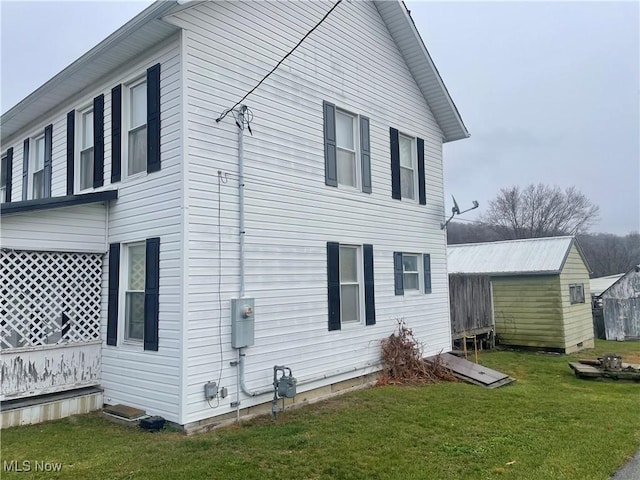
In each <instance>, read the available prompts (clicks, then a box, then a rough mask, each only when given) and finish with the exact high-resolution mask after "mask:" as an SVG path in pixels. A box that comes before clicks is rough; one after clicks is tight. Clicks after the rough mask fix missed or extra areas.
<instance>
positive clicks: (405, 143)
mask: <svg viewBox="0 0 640 480" xmlns="http://www.w3.org/2000/svg"><path fill="white" fill-rule="evenodd" d="M389 146H390V150H391V198H395V199H396V200H402V199H405V198H406V199H409V200H412V201H414V202H415V201H416V200H417V202H418V203H419V204H420V205H426V204H427V184H426V176H425V159H424V140H423V139H422V138H419V137H411V136H408V135H403V134H401V133H399V132H398V130H397V129H396V128H393V127H390V128H389Z"/></svg>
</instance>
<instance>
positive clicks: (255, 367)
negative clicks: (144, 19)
mask: <svg viewBox="0 0 640 480" xmlns="http://www.w3.org/2000/svg"><path fill="white" fill-rule="evenodd" d="M343 5H344V7H345V8H342V6H343ZM330 7H331V5H330V4H329V3H325V2H305V3H299V2H298V3H296V2H287V3H285V4H282V3H279V2H242V1H237V2H221V3H212V2H203V3H201V4H197V5H195V6H194V7H193V8H189V9H185V10H183V11H182V12H179V13H177V14H175V15H173V16H171V17H169V18H168V19H167V21H169V22H172V23H175V24H177V25H179V26H182V27H184V28H185V29H186V30H185V39H186V50H187V55H186V58H185V75H186V85H187V90H186V92H185V95H186V108H187V111H186V115H187V122H188V123H187V132H186V135H187V138H188V139H189V143H188V145H187V149H188V151H187V154H186V156H185V162H187V163H186V165H187V168H188V174H187V175H188V182H189V183H188V186H189V188H188V198H187V199H186V201H187V204H188V211H189V217H188V218H189V223H188V227H186V231H187V236H188V252H189V261H188V263H189V269H188V272H189V275H188V284H187V289H186V292H187V293H186V302H187V305H188V308H187V312H185V316H186V317H187V320H186V321H185V322H186V323H185V324H186V325H187V328H188V331H187V335H188V338H187V343H188V348H187V349H186V350H185V355H186V361H187V369H188V370H187V373H188V378H187V384H186V387H185V388H186V404H185V407H184V408H185V420H186V421H188V422H193V421H197V420H200V419H203V418H207V417H211V416H213V415H220V414H224V413H230V412H232V411H233V410H232V409H231V408H230V406H229V403H230V402H229V401H228V400H229V398H231V399H233V398H235V395H236V380H235V378H236V377H235V375H236V369H235V368H234V367H231V366H230V365H229V361H230V360H233V359H234V358H235V357H236V355H237V352H236V351H235V350H233V349H232V348H231V346H230V342H229V335H230V322H229V318H230V311H229V299H231V298H235V297H237V296H238V294H239V277H238V254H237V252H238V244H239V238H238V226H239V225H238V196H237V191H238V183H237V174H238V165H237V158H238V157H237V155H238V131H237V130H238V129H237V127H236V126H235V124H234V121H233V118H232V117H230V116H228V117H227V118H225V119H224V120H223V121H221V122H219V123H216V122H215V119H216V118H217V116H218V115H219V114H220V113H221V112H222V111H223V110H225V109H226V108H229V107H230V106H232V105H233V104H234V103H235V102H236V101H237V100H238V99H239V98H241V97H242V96H243V95H244V94H245V93H246V92H247V91H249V90H250V89H251V88H253V86H255V83H256V82H257V81H258V80H259V79H260V78H262V76H263V75H264V74H265V72H268V71H269V70H270V69H271V68H273V65H275V64H276V63H277V62H278V61H279V60H280V59H281V58H282V56H283V55H285V54H286V53H287V52H288V51H289V50H290V49H291V46H292V45H295V44H296V42H298V41H299V40H300V38H302V36H303V35H304V34H305V33H307V32H308V31H309V29H310V28H312V27H313V25H315V24H316V23H317V22H318V20H319V19H320V18H322V16H323V15H324V14H325V13H326V11H327V10H328V9H329V8H330ZM334 13H336V15H333V14H332V16H331V17H330V20H331V21H327V22H325V23H323V25H322V28H321V29H318V30H316V31H315V32H314V35H312V36H310V37H309V38H307V39H306V40H305V43H304V48H301V49H299V50H298V51H297V53H299V55H298V54H296V55H292V56H291V57H289V58H288V59H287V64H286V68H281V69H279V70H277V72H276V73H277V75H275V76H273V77H272V78H270V80H269V81H268V82H265V83H264V84H263V85H262V86H261V87H260V88H258V89H257V90H256V91H255V92H254V93H253V94H252V95H251V96H250V97H249V98H248V99H247V101H246V102H245V103H246V104H247V105H248V106H249V108H251V110H252V111H253V113H254V119H253V124H252V129H253V136H252V135H249V134H248V132H245V137H244V148H245V150H244V152H245V185H246V187H245V231H246V234H245V251H246V256H245V273H246V277H245V285H246V295H247V296H249V297H253V298H255V300H256V317H255V338H256V341H255V345H253V346H251V347H248V348H247V349H245V350H244V352H245V353H246V355H247V356H246V369H245V383H246V385H247V387H248V388H249V389H252V390H253V389H260V388H265V387H268V386H269V385H270V383H271V381H272V378H271V377H272V375H273V371H272V368H273V365H278V364H282V365H288V366H291V368H292V369H293V371H294V375H296V376H297V377H298V378H313V377H318V376H322V375H325V374H326V373H327V372H332V373H335V372H338V373H337V374H336V375H335V376H333V377H331V378H327V380H325V381H323V382H319V383H316V384H312V385H309V384H306V383H302V384H300V385H299V387H298V391H299V392H304V391H306V390H308V389H309V388H312V387H313V386H320V385H321V384H326V383H328V382H337V381H340V380H346V379H348V378H352V377H355V376H358V375H362V374H363V372H366V371H371V370H373V369H375V368H376V365H377V364H378V362H379V348H378V345H379V341H380V340H381V339H382V338H384V337H386V336H388V335H389V334H391V333H392V331H393V329H394V328H395V326H396V319H397V318H400V317H402V318H404V319H405V320H406V321H407V323H408V325H410V326H411V327H412V328H413V330H414V333H415V334H416V336H417V337H418V338H419V339H421V340H422V341H423V342H424V344H425V345H426V348H425V355H429V354H435V353H437V352H438V351H440V350H441V349H445V350H446V349H448V348H450V326H449V320H448V308H449V307H448V305H449V303H448V302H449V300H448V286H447V274H446V265H445V237H444V232H443V231H442V230H440V222H441V221H442V218H443V216H444V201H443V184H442V143H441V139H442V133H441V131H440V129H439V128H438V126H437V124H436V123H435V121H434V119H433V115H432V114H431V112H430V110H429V108H428V106H427V104H426V102H425V100H424V98H423V96H422V93H421V92H420V90H419V89H418V87H417V85H416V84H415V82H414V80H413V77H412V75H411V73H410V72H409V70H408V68H407V67H406V65H405V63H404V60H403V58H402V56H401V55H400V53H399V52H398V49H397V47H396V45H395V43H394V42H393V39H392V38H391V35H390V34H389V32H388V30H387V28H386V26H385V25H384V23H383V21H382V19H381V18H380V17H379V14H378V12H377V9H376V7H375V5H374V4H372V3H369V2H351V3H344V4H342V5H341V7H340V8H339V9H337V10H336V11H335V12H334ZM248 25H251V27H250V28H246V27H247V26H248ZM273 25H279V28H278V35H275V36H274V35H273ZM371 46H375V48H371ZM380 65H385V68H380ZM240 71H242V72H243V74H242V75H239V74H238V72H240ZM212 78H215V81H212V80H211V79H212ZM272 80H274V81H272ZM328 99H330V100H333V101H334V103H335V104H336V105H338V108H339V109H344V111H345V112H357V114H358V115H363V116H366V117H368V118H369V119H370V143H371V176H372V184H373V192H372V193H371V194H370V195H366V198H363V195H362V192H361V191H359V190H358V189H353V188H337V189H327V188H326V186H325V184H324V181H323V179H324V174H325V168H324V151H323V135H322V132H323V125H324V124H323V112H322V108H320V106H321V105H322V102H323V101H324V100H328ZM338 111H339V110H338ZM389 125H401V126H404V128H405V133H406V134H407V135H411V136H413V137H420V138H424V139H425V163H426V165H425V166H426V169H425V171H426V175H427V176H428V178H429V179H430V182H428V184H427V196H428V197H429V198H431V199H433V200H432V201H430V202H429V204H428V205H426V206H424V205H423V206H420V205H418V204H417V202H397V201H393V199H392V198H391V171H390V168H389V151H390V145H389ZM357 163H358V165H360V162H359V160H358V162H357ZM358 168H360V167H358ZM219 170H220V171H221V173H222V177H221V178H220V177H219V176H218V171H219ZM218 185H220V201H218ZM340 186H341V185H340ZM218 215H219V217H218ZM218 218H220V226H218ZM338 232H339V233H338ZM399 232H401V234H399ZM218 239H220V240H221V242H220V243H218ZM327 241H339V242H340V243H341V244H344V245H363V244H372V245H373V246H374V273H375V305H376V324H375V325H372V326H368V327H367V328H343V329H342V330H341V331H328V329H327V325H328V313H327V308H328V307H327V264H326V262H327V260H326V242H327ZM218 248H220V251H218ZM397 251H407V252H411V251H420V252H430V253H431V269H432V272H433V274H432V276H433V282H432V283H433V294H431V295H407V296H397V297H396V296H395V295H394V280H393V278H394V276H393V273H394V272H393V262H389V258H392V256H393V252H397ZM218 285H220V287H221V289H220V293H219V295H218ZM219 328H220V329H221V330H222V338H220V337H219V336H218V331H219V330H218V329H219ZM367 369H368V370H367ZM219 375H220V376H221V385H222V386H225V387H227V388H228V390H229V398H227V399H224V400H220V403H219V405H218V406H217V407H216V403H213V406H214V408H211V407H210V406H209V405H208V404H207V402H206V400H205V398H204V395H203V393H202V392H203V384H204V383H205V382H207V381H209V380H211V379H212V378H216V379H217V378H218V376H219ZM240 397H241V402H242V403H241V408H246V407H248V406H251V405H256V404H257V403H262V402H265V401H268V400H269V399H268V398H265V397H264V396H263V397H255V398H248V397H246V396H245V395H244V394H243V393H240Z"/></svg>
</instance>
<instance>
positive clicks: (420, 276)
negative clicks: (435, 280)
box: [402, 252, 424, 296]
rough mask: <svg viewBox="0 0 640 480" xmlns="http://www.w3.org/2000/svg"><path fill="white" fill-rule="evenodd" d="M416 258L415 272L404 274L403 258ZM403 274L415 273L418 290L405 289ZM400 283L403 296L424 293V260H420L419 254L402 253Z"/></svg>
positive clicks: (420, 255)
mask: <svg viewBox="0 0 640 480" xmlns="http://www.w3.org/2000/svg"><path fill="white" fill-rule="evenodd" d="M405 256H407V257H416V269H417V271H416V272H405V270H404V257H405ZM405 273H417V274H418V288H417V289H414V288H411V289H408V288H407V287H406V282H405V281H404V275H405ZM402 283H403V290H404V295H405V296H406V295H420V294H422V293H424V259H423V258H422V254H421V253H412V252H402Z"/></svg>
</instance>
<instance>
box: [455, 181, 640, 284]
mask: <svg viewBox="0 0 640 480" xmlns="http://www.w3.org/2000/svg"><path fill="white" fill-rule="evenodd" d="M598 218H599V209H598V207H597V206H596V205H593V204H592V203H591V201H590V200H589V199H588V198H587V197H586V196H585V195H584V194H582V193H581V192H579V191H578V190H576V189H575V188H574V187H569V188H566V189H565V190H562V189H561V188H560V187H557V186H553V187H552V186H548V185H543V184H538V185H528V186H527V187H524V188H520V187H518V186H512V187H509V188H503V189H501V190H500V192H499V193H498V195H497V196H496V197H495V198H494V199H493V200H491V201H490V202H489V205H488V207H487V210H486V213H485V214H484V215H482V216H481V218H480V221H479V222H477V223H462V222H451V223H449V225H448V226H447V243H448V244H450V245H453V244H459V243H477V242H495V241H499V240H514V239H522V238H540V237H554V236H563V235H573V236H575V237H576V238H577V239H578V243H579V244H580V247H581V248H582V251H583V253H584V255H585V257H586V260H587V262H588V263H589V266H590V268H591V271H592V274H591V276H592V278H595V277H602V276H606V275H613V274H616V273H623V272H627V271H628V270H631V269H632V268H633V267H634V266H636V265H638V264H640V233H638V232H633V233H629V234H627V235H624V236H620V235H614V234H610V233H589V229H590V228H591V227H592V226H593V225H594V223H595V222H596V221H597V220H598Z"/></svg>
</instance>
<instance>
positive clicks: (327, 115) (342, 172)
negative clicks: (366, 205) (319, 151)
mask: <svg viewBox="0 0 640 480" xmlns="http://www.w3.org/2000/svg"><path fill="white" fill-rule="evenodd" d="M322 107H323V108H322V109H323V123H324V125H323V131H324V182H325V184H326V185H328V186H330V187H339V186H347V187H351V188H354V189H358V190H362V191H363V192H364V193H371V191H372V188H371V145H370V138H369V119H368V118H367V117H365V116H363V115H356V114H354V113H349V112H347V111H345V110H341V109H339V108H336V106H335V105H334V104H333V103H329V102H326V101H325V102H323V105H322Z"/></svg>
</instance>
